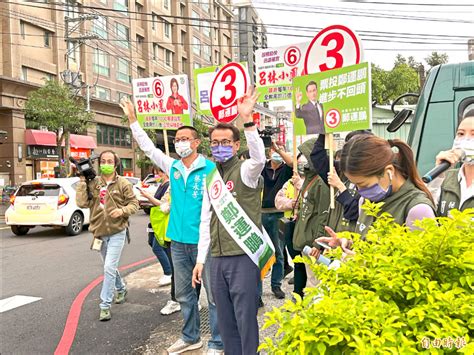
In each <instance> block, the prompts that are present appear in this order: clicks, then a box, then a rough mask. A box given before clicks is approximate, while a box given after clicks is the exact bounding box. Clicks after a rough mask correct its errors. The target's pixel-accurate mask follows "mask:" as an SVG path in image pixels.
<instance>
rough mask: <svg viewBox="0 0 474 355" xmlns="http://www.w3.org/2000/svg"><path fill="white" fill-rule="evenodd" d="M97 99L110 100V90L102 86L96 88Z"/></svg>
mask: <svg viewBox="0 0 474 355" xmlns="http://www.w3.org/2000/svg"><path fill="white" fill-rule="evenodd" d="M95 97H97V98H99V99H102V100H110V89H107V88H104V87H102V86H96V87H95Z"/></svg>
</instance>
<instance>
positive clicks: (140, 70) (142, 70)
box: [137, 67, 146, 78]
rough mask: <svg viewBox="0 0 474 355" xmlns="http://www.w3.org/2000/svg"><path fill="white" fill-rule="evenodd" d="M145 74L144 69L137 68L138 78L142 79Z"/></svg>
mask: <svg viewBox="0 0 474 355" xmlns="http://www.w3.org/2000/svg"><path fill="white" fill-rule="evenodd" d="M145 73H146V71H145V68H142V67H137V74H138V77H139V78H144V77H145V75H146V74H145Z"/></svg>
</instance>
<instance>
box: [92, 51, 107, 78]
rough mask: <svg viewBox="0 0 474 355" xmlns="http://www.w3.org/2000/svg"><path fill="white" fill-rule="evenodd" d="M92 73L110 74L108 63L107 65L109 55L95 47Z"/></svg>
mask: <svg viewBox="0 0 474 355" xmlns="http://www.w3.org/2000/svg"><path fill="white" fill-rule="evenodd" d="M93 66H94V73H97V74H100V75H104V76H109V75H110V65H109V55H108V54H107V53H106V52H104V51H102V50H100V49H97V48H94V65H93Z"/></svg>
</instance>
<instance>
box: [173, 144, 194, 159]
mask: <svg viewBox="0 0 474 355" xmlns="http://www.w3.org/2000/svg"><path fill="white" fill-rule="evenodd" d="M174 148H175V149H176V153H177V154H178V155H179V156H180V157H181V158H186V157H189V156H190V155H191V154H192V152H193V150H192V149H191V142H189V141H188V142H178V143H176V144H175V145H174Z"/></svg>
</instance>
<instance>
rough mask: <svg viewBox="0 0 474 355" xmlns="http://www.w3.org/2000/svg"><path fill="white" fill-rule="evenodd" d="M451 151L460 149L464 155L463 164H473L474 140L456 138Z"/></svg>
mask: <svg viewBox="0 0 474 355" xmlns="http://www.w3.org/2000/svg"><path fill="white" fill-rule="evenodd" d="M453 149H461V150H462V151H463V152H464V153H465V154H466V156H465V158H464V159H463V162H464V163H468V164H473V163H474V138H464V137H460V138H456V139H455V140H454V144H453Z"/></svg>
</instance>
